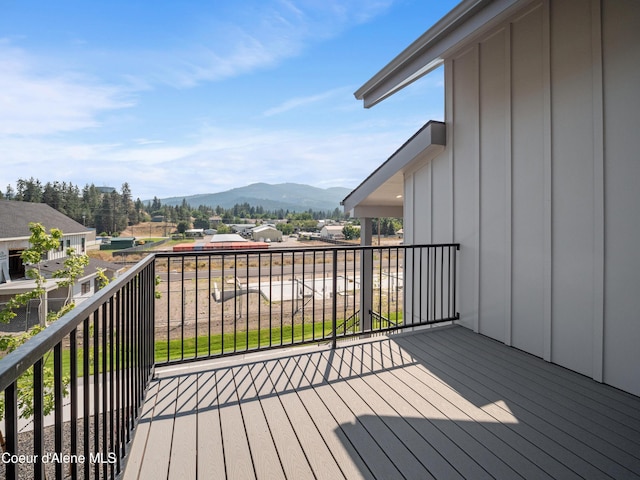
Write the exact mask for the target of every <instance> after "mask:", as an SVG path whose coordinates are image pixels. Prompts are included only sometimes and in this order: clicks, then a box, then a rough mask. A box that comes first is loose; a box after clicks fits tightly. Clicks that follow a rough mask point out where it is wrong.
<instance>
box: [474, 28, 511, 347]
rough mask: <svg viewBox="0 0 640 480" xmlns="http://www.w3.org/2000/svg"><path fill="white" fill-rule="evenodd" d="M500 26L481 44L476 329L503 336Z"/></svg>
mask: <svg viewBox="0 0 640 480" xmlns="http://www.w3.org/2000/svg"><path fill="white" fill-rule="evenodd" d="M506 40H507V32H506V31H505V30H504V29H503V30H500V31H499V32H498V33H497V34H496V35H494V36H492V37H490V38H489V39H487V40H486V41H484V42H482V43H481V44H480V61H481V63H480V72H479V75H480V92H479V95H480V105H481V110H480V226H481V228H480V311H479V328H480V331H481V332H482V333H483V334H485V335H489V336H490V337H492V338H495V339H498V340H500V341H503V342H504V341H506V338H505V334H506V332H505V324H506V316H507V312H506V309H505V298H506V295H507V285H506V277H507V275H506V272H507V268H509V267H510V265H509V262H508V258H507V256H506V252H507V245H506V243H507V224H508V220H507V218H506V210H507V208H506V207H507V193H508V189H507V188H506V182H507V178H506V175H507V171H508V169H507V168H506V162H507V161H511V158H510V156H509V157H507V151H506V148H505V145H507V141H506V136H507V135H508V133H509V124H508V122H509V114H508V106H509V104H508V98H507V96H506V94H505V92H508V88H507V82H508V80H509V73H508V72H507V69H506V67H505V66H506V65H507V55H508V50H507V48H506V43H505V42H506Z"/></svg>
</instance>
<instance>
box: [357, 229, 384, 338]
mask: <svg viewBox="0 0 640 480" xmlns="http://www.w3.org/2000/svg"><path fill="white" fill-rule="evenodd" d="M372 233H373V220H372V219H371V218H362V219H361V220H360V244H361V245H362V246H363V247H365V246H369V247H370V246H371V238H372ZM372 285H373V250H371V249H362V250H360V332H361V333H362V332H366V331H371V329H372V320H371V316H372V315H371V311H372V310H373V290H372V288H371V287H372ZM380 313H382V312H380Z"/></svg>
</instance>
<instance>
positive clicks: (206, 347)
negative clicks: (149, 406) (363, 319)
mask: <svg viewBox="0 0 640 480" xmlns="http://www.w3.org/2000/svg"><path fill="white" fill-rule="evenodd" d="M330 335H331V322H324V323H315V324H305V325H302V324H296V325H294V326H293V327H292V326H291V325H285V326H283V327H282V328H280V327H274V328H271V329H269V328H263V329H260V330H257V329H256V330H249V331H248V332H247V331H246V330H243V331H240V330H239V331H237V332H236V334H235V335H234V333H233V332H229V333H225V334H216V335H211V337H209V336H208V335H200V336H198V337H197V339H196V338H195V337H189V338H185V339H184V342H182V341H181V339H179V338H177V339H171V340H169V341H166V340H163V341H157V342H156V350H155V355H156V356H155V358H156V361H157V362H166V361H167V356H168V358H169V360H170V361H171V360H180V359H182V358H196V357H199V356H205V355H209V352H211V355H220V354H222V353H231V352H234V351H240V352H244V351H250V350H256V349H258V348H260V347H268V346H281V345H292V344H294V345H295V344H299V343H302V342H303V341H313V340H314V339H317V340H318V341H327V340H328V338H324V339H323V337H329V336H330ZM223 347H224V351H223Z"/></svg>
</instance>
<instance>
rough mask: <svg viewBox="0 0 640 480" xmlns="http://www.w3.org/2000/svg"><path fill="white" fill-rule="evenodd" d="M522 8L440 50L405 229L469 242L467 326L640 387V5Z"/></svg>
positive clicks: (463, 299)
mask: <svg viewBox="0 0 640 480" xmlns="http://www.w3.org/2000/svg"><path fill="white" fill-rule="evenodd" d="M525 8H526V9H525V10H522V11H521V12H519V13H518V14H517V15H515V16H513V17H512V18H510V19H509V20H508V21H507V22H505V23H503V24H502V25H499V26H496V28H495V29H493V30H492V31H491V32H489V33H488V34H487V35H486V36H484V37H483V38H479V39H476V40H474V42H473V44H467V45H465V46H464V47H463V48H461V49H459V50H458V51H454V52H450V54H448V55H447V56H446V59H445V74H446V75H447V76H448V78H446V80H445V84H446V88H445V91H446V97H447V98H446V101H445V105H446V106H447V108H446V110H447V111H446V114H445V117H446V123H447V128H448V134H447V147H446V150H445V152H443V153H442V154H441V155H440V156H438V157H437V158H436V159H434V160H433V161H432V162H431V163H430V164H429V165H427V166H425V167H423V171H420V172H413V173H412V174H409V175H407V176H406V182H407V183H409V184H411V187H410V190H411V191H412V192H413V195H414V201H413V204H414V206H415V207H414V208H413V209H411V208H409V209H408V211H407V213H406V217H407V218H405V222H406V223H407V225H406V227H405V228H406V230H407V231H409V232H415V233H416V234H418V233H420V235H416V237H415V238H414V239H413V240H414V241H418V240H421V239H422V238H424V239H428V238H431V239H432V240H433V241H436V240H437V241H443V240H447V241H448V240H453V241H455V242H459V243H460V244H461V248H462V250H461V256H460V262H459V276H458V281H459V285H458V293H459V295H458V298H459V308H460V315H461V323H462V324H464V325H465V326H467V327H470V328H472V329H474V330H476V331H478V332H479V333H482V334H485V335H488V336H490V337H492V338H495V339H497V340H500V341H502V342H505V343H507V344H509V345H513V346H515V347H517V348H520V349H522V350H524V351H527V352H529V353H532V354H534V355H536V356H539V357H542V358H544V359H546V360H549V361H552V362H554V363H558V364H560V365H562V366H565V367H567V368H570V369H572V370H575V371H577V372H579V373H582V374H585V375H588V376H591V377H593V378H595V379H596V380H599V381H604V382H606V383H609V384H611V385H613V386H616V387H618V388H621V389H623V390H626V391H629V392H631V393H634V394H636V395H640V370H638V369H637V368H634V366H633V365H632V364H631V363H630V362H629V359H630V358H633V357H634V356H635V355H637V346H638V344H640V322H638V318H639V316H640V314H639V313H638V312H640V295H638V285H640V255H637V252H636V248H637V245H639V244H640V222H638V221H637V213H636V209H637V206H638V205H640V189H638V186H637V185H638V179H639V178H640V162H639V161H638V152H639V151H640V135H638V126H639V125H640V96H639V95H638V93H637V91H638V85H640V51H638V49H637V45H638V44H639V43H640V3H638V2H634V1H631V0H602V1H600V0H592V1H585V0H563V1H553V0H545V1H541V2H537V3H529V4H527V6H526V7H525ZM418 192H419V193H418ZM422 205H424V206H425V207H426V208H427V210H428V211H427V213H426V214H420V213H419V209H420V208H421V206H422ZM447 215H449V216H450V218H449V219H446V218H445V216H447ZM424 222H426V224H423V223H424ZM451 222H452V223H451ZM451 231H452V237H453V238H451V234H450V232H451ZM418 237H420V238H418Z"/></svg>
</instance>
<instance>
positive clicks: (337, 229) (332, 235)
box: [320, 225, 344, 240]
mask: <svg viewBox="0 0 640 480" xmlns="http://www.w3.org/2000/svg"><path fill="white" fill-rule="evenodd" d="M343 229H344V225H325V226H324V227H322V230H320V237H321V238H329V239H331V240H344V233H342V230H343Z"/></svg>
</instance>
